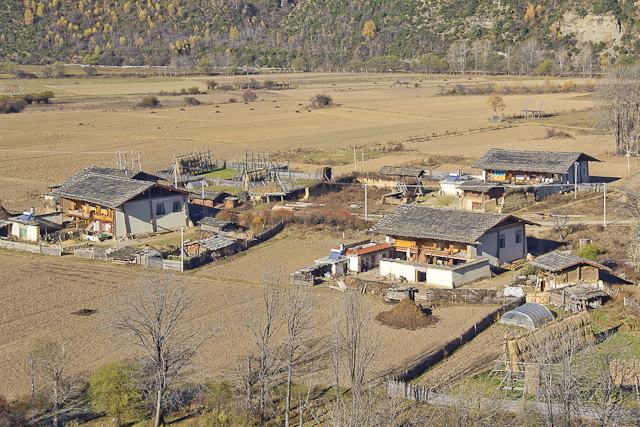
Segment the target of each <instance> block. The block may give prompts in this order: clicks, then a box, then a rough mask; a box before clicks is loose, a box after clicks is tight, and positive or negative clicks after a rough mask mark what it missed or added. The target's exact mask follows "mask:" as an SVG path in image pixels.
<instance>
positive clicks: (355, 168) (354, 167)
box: [353, 145, 358, 172]
mask: <svg viewBox="0 0 640 427" xmlns="http://www.w3.org/2000/svg"><path fill="white" fill-rule="evenodd" d="M353 171H354V172H358V160H356V146H355V145H354V146H353Z"/></svg>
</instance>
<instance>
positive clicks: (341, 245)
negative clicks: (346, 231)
mask: <svg viewBox="0 0 640 427" xmlns="http://www.w3.org/2000/svg"><path fill="white" fill-rule="evenodd" d="M340 255H344V243H340Z"/></svg>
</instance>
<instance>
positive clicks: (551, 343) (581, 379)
mask: <svg viewBox="0 0 640 427" xmlns="http://www.w3.org/2000/svg"><path fill="white" fill-rule="evenodd" d="M525 345H526V346H527V348H528V350H529V352H528V353H527V356H526V360H527V362H528V363H530V364H531V366H532V367H533V368H532V369H534V370H535V371H537V374H538V375H537V377H538V379H539V381H538V384H537V387H536V393H537V395H538V398H539V399H540V400H541V401H542V402H543V403H544V407H545V410H544V412H543V413H542V414H541V418H542V419H541V421H542V422H544V423H545V424H546V425H548V426H573V425H575V423H576V422H578V421H579V420H580V419H581V418H582V417H583V415H584V392H585V389H586V388H587V387H589V386H588V381H587V379H588V377H587V375H586V373H587V370H586V367H587V354H588V351H586V350H587V349H588V348H589V347H590V345H591V343H589V342H586V341H585V340H582V339H580V337H579V336H578V334H577V333H576V332H575V331H569V332H563V331H560V330H559V329H555V330H554V329H549V330H542V331H539V332H538V333H536V334H529V335H528V336H527V339H526V344H525ZM531 376H533V375H531ZM556 402H559V404H557V403H556Z"/></svg>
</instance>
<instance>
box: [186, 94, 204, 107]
mask: <svg viewBox="0 0 640 427" xmlns="http://www.w3.org/2000/svg"><path fill="white" fill-rule="evenodd" d="M184 102H185V103H186V104H187V105H200V101H198V100H197V99H195V98H194V97H192V96H185V97H184Z"/></svg>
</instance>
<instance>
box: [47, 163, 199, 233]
mask: <svg viewBox="0 0 640 427" xmlns="http://www.w3.org/2000/svg"><path fill="white" fill-rule="evenodd" d="M155 178H156V177H153V175H149V174H146V173H144V172H137V171H127V170H121V169H109V168H99V167H95V166H90V167H88V168H86V169H84V170H83V171H81V172H79V173H77V174H76V175H74V176H72V177H71V178H69V179H68V180H66V181H65V182H63V183H62V184H60V185H57V186H54V187H52V189H53V190H52V191H51V193H50V194H51V195H53V196H57V197H59V198H60V206H61V209H62V213H63V215H64V216H65V217H66V218H69V219H71V220H73V221H74V222H75V223H76V226H77V227H83V228H85V229H89V230H92V231H93V232H94V233H96V234H102V235H107V236H110V237H115V238H121V237H125V236H128V235H136V234H143V233H154V232H158V231H164V230H173V229H176V228H179V227H186V226H189V211H188V209H189V208H188V201H189V194H190V193H189V192H188V191H184V190H180V189H177V188H173V187H168V186H165V185H161V184H158V183H157V181H156V179H155Z"/></svg>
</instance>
